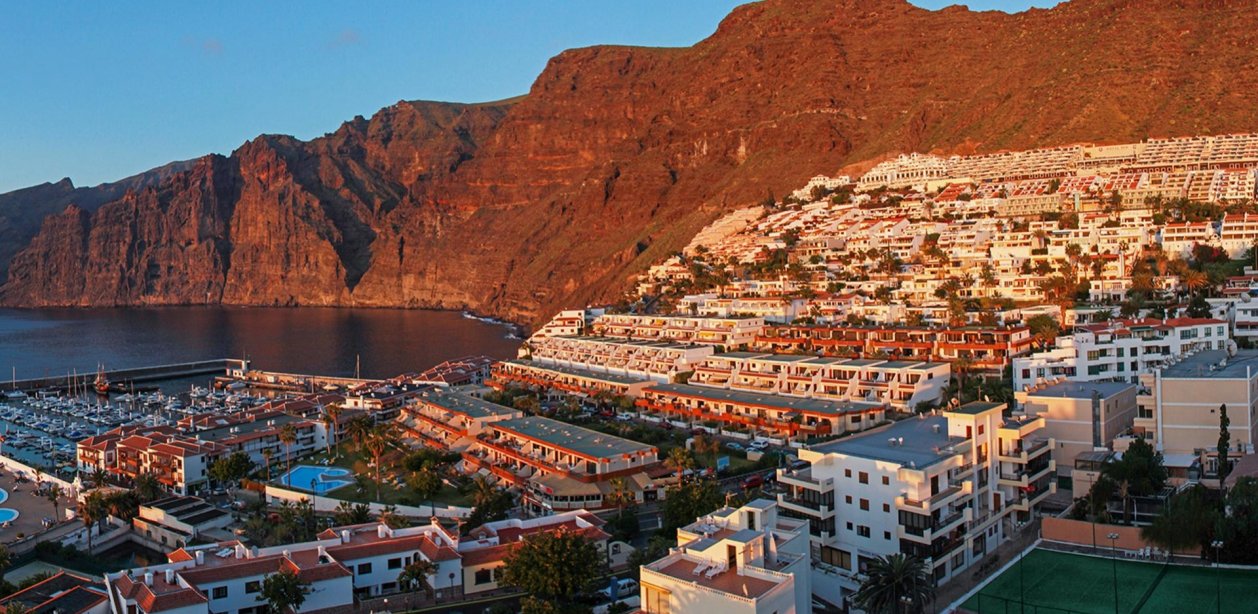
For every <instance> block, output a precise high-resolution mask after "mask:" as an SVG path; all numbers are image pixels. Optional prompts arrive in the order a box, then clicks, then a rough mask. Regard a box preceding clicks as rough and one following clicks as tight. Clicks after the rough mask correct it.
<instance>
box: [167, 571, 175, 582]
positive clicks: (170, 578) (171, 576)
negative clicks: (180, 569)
mask: <svg viewBox="0 0 1258 614" xmlns="http://www.w3.org/2000/svg"><path fill="white" fill-rule="evenodd" d="M166 583H167V584H170V585H174V583H175V570H173V569H167V570H166Z"/></svg>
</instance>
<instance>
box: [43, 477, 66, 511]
mask: <svg viewBox="0 0 1258 614" xmlns="http://www.w3.org/2000/svg"><path fill="white" fill-rule="evenodd" d="M64 494H65V491H63V490H62V489H61V487H60V486H58V485H56V484H49V485H48V489H47V490H45V491H44V498H45V499H48V501H49V502H50V503H52V517H53V518H54V519H60V517H61V506H60V502H61V496H62V495H64Z"/></svg>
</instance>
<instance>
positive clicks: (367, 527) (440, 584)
mask: <svg viewBox="0 0 1258 614" xmlns="http://www.w3.org/2000/svg"><path fill="white" fill-rule="evenodd" d="M602 524H603V521H601V520H599V519H598V518H597V517H596V516H594V515H593V514H589V513H586V512H568V513H562V514H556V515H553V516H548V517H545V518H536V519H530V520H504V521H500V522H493V523H489V524H486V525H483V526H481V527H479V528H475V529H473V530H472V531H471V532H470V533H469V535H467V536H465V537H463V536H460V535H459V533H458V531H452V530H449V529H447V528H445V527H443V526H441V525H440V524H437V523H436V522H434V523H432V524H430V525H423V526H416V527H408V528H400V529H394V528H390V527H389V526H388V525H386V524H384V523H369V524H363V525H352V526H344V527H337V528H334V529H328V530H326V531H324V532H323V533H320V534H319V535H318V537H317V538H316V539H315V540H313V541H309V542H303V543H295V544H286V545H282V546H274V547H269V548H258V547H256V546H254V547H250V546H248V545H246V544H244V543H242V542H239V541H223V542H217V543H210V544H205V545H199V546H187V547H184V548H179V549H177V550H175V551H173V552H171V553H170V554H169V555H167V559H168V560H167V562H166V563H163V564H159V565H152V566H149V567H141V568H137V569H130V570H126V571H122V572H118V573H112V574H106V575H105V591H104V592H105V593H106V594H107V595H108V602H109V609H110V611H112V612H113V613H114V614H154V613H156V612H167V613H177V614H197V613H201V614H209V613H211V612H213V613H214V614H261V613H264V612H266V611H268V609H269V606H268V604H267V602H266V600H265V599H263V598H262V595H261V593H262V582H263V580H265V578H266V577H267V576H270V575H273V574H276V573H281V572H288V573H292V574H295V575H296V576H297V578H298V579H299V580H300V581H301V582H303V583H304V584H306V585H307V586H306V588H305V593H306V599H305V601H304V602H303V603H302V605H301V606H300V607H299V608H297V609H296V610H295V611H296V612H315V611H331V610H335V609H337V608H345V609H346V611H349V610H350V609H351V608H353V607H354V606H355V601H356V599H359V598H371V597H379V596H387V595H389V594H393V593H397V592H399V591H401V590H403V589H404V588H405V587H403V586H401V585H400V584H399V579H400V578H399V576H401V575H402V573H403V571H404V570H405V569H406V567H407V566H408V565H409V564H411V563H412V562H415V561H427V562H430V563H432V565H433V567H434V571H433V573H432V574H431V575H429V576H428V577H427V578H426V580H427V582H428V584H429V586H431V587H432V588H433V589H435V590H436V591H437V592H439V593H441V594H442V595H444V596H445V597H446V598H448V599H453V598H461V597H464V596H475V595H477V594H478V593H485V592H487V591H492V590H494V589H496V588H498V586H499V581H500V580H501V573H502V572H501V568H502V566H503V565H504V561H505V559H506V557H507V555H508V554H509V553H510V552H511V551H513V550H514V549H516V548H518V547H519V546H520V544H522V543H523V540H525V539H527V538H529V537H530V536H533V535H537V534H539V533H542V532H553V531H569V532H573V533H575V534H577V535H580V536H582V537H584V538H585V539H588V540H590V541H591V542H592V543H594V544H595V545H596V546H597V547H598V548H599V549H600V550H603V551H606V549H607V546H608V540H609V537H610V536H609V535H608V534H607V533H606V532H605V531H603V530H602V529H601V526H602Z"/></svg>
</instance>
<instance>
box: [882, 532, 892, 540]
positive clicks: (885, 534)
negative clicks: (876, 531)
mask: <svg viewBox="0 0 1258 614" xmlns="http://www.w3.org/2000/svg"><path fill="white" fill-rule="evenodd" d="M882 538H883V539H885V540H887V541H891V531H883V532H882Z"/></svg>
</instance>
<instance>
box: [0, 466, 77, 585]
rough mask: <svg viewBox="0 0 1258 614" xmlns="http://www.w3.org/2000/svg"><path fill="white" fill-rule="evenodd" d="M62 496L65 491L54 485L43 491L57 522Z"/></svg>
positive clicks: (59, 515)
mask: <svg viewBox="0 0 1258 614" xmlns="http://www.w3.org/2000/svg"><path fill="white" fill-rule="evenodd" d="M63 495H65V491H64V490H62V488H61V487H60V486H58V485H56V484H49V485H48V487H47V488H45V489H44V498H45V499H48V502H49V503H51V504H52V517H53V519H55V520H56V521H57V522H60V521H61V505H60V504H61V497H62V496H63ZM3 567H4V566H3V565H0V569H3Z"/></svg>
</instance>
